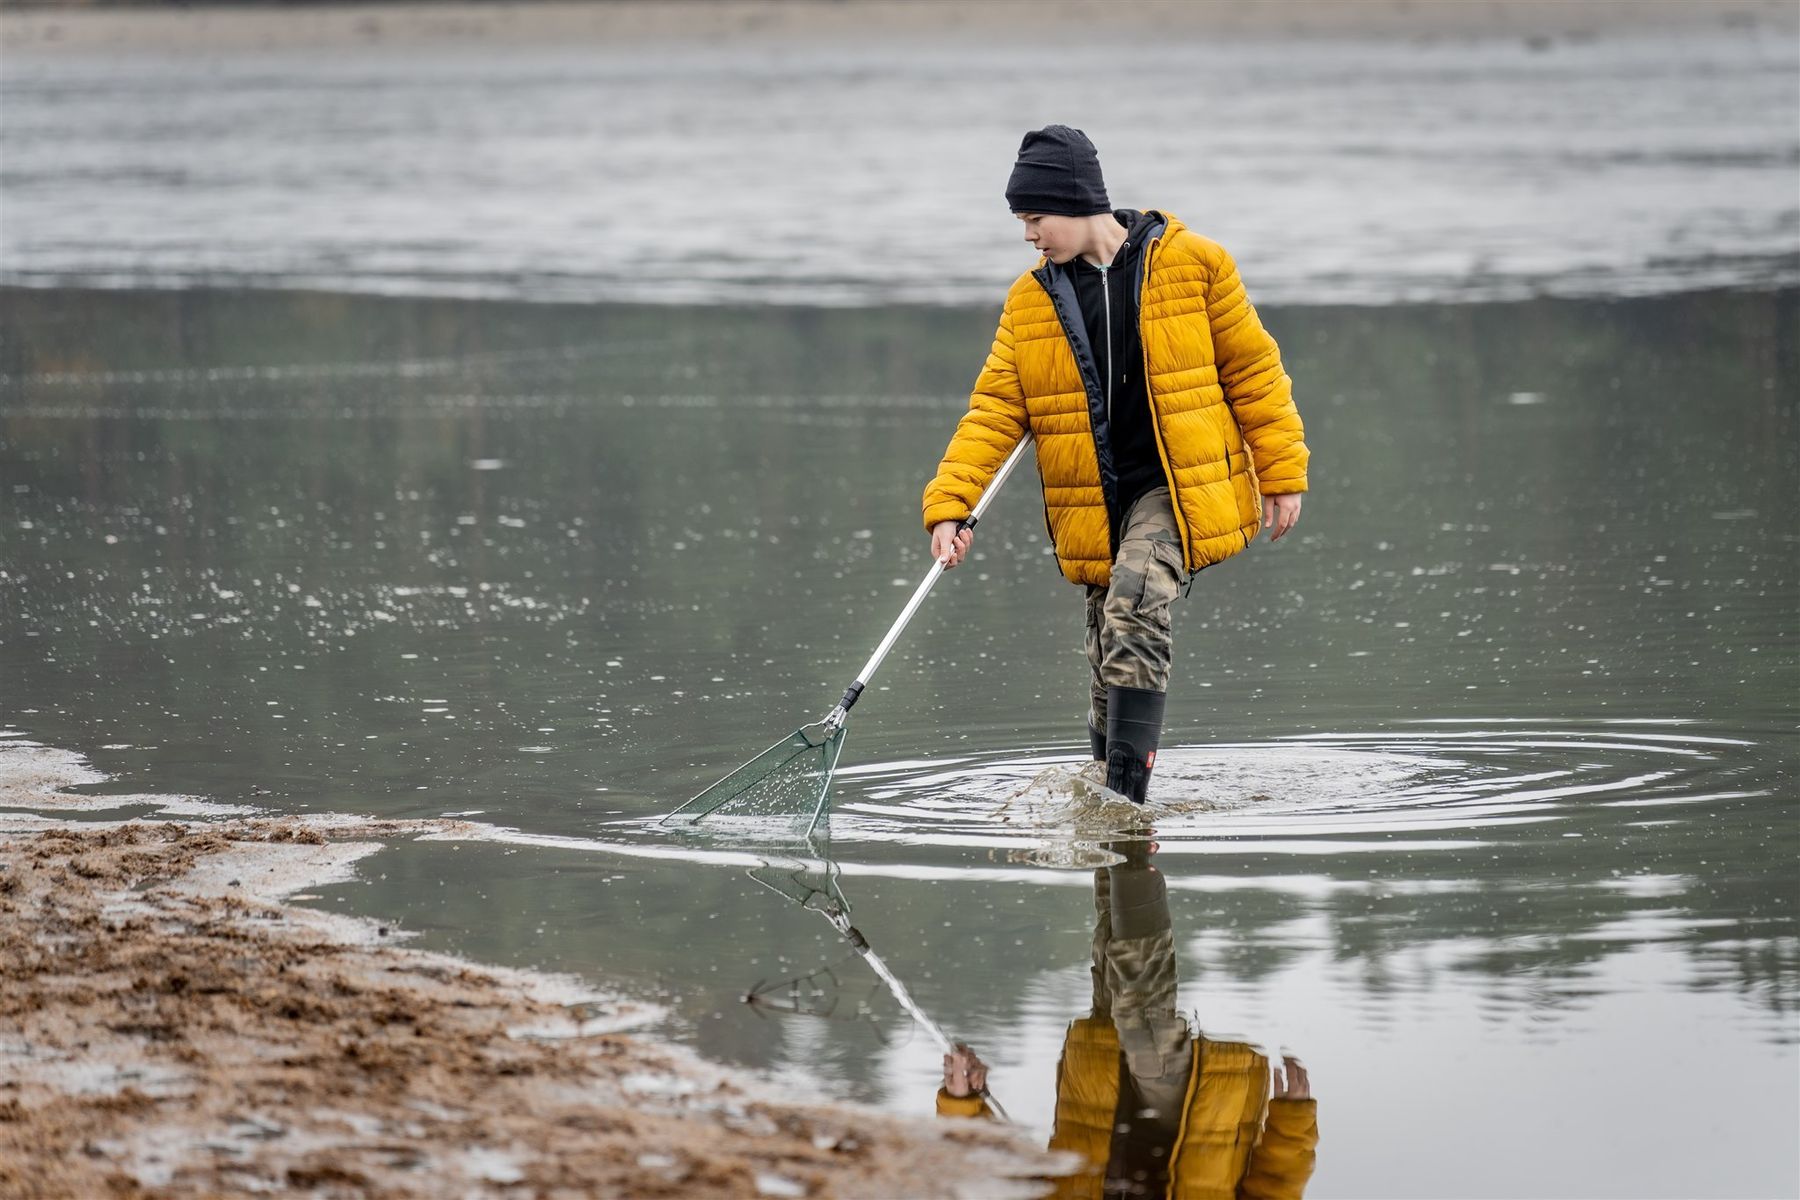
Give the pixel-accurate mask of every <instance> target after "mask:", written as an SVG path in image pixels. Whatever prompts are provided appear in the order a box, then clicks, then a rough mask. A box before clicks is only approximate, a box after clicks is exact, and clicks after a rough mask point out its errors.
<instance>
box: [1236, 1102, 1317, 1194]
mask: <svg viewBox="0 0 1800 1200" xmlns="http://www.w3.org/2000/svg"><path fill="white" fill-rule="evenodd" d="M1318 1144H1319V1106H1318V1101H1316V1100H1271V1101H1269V1118H1268V1122H1267V1123H1266V1124H1265V1125H1264V1126H1263V1134H1262V1139H1261V1140H1260V1141H1258V1142H1257V1143H1256V1148H1255V1149H1254V1150H1252V1151H1251V1152H1250V1164H1249V1169H1248V1170H1247V1171H1245V1172H1244V1179H1243V1182H1242V1183H1240V1184H1238V1197H1239V1200H1300V1197H1301V1195H1303V1194H1304V1193H1305V1191H1306V1181H1307V1180H1309V1179H1311V1178H1312V1173H1313V1164H1314V1162H1315V1160H1316V1157H1317V1156H1316V1154H1315V1147H1317V1146H1318Z"/></svg>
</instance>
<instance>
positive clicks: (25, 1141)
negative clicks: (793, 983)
mask: <svg viewBox="0 0 1800 1200" xmlns="http://www.w3.org/2000/svg"><path fill="white" fill-rule="evenodd" d="M37 750H42V748H39V747H30V746H26V745H22V744H20V743H16V742H15V743H8V744H6V745H5V746H4V747H3V748H0V758H5V759H10V760H11V762H12V763H13V765H14V766H15V767H16V766H19V765H21V764H28V763H29V761H30V760H31V759H34V758H42V757H43V755H40V754H33V753H32V752H33V751H37ZM48 753H49V755H50V756H51V759H52V762H51V764H50V766H49V767H48V768H47V769H42V770H38V771H37V773H36V775H35V776H34V777H33V778H35V779H36V781H37V782H35V783H26V784H23V785H21V772H19V771H16V770H15V771H7V770H3V769H0V808H9V807H15V806H31V807H33V808H40V809H41V808H43V807H46V806H52V807H53V806H54V796H53V795H52V794H51V793H49V792H47V791H46V790H45V788H44V786H43V782H44V780H46V779H48V778H54V777H55V776H56V775H58V774H59V772H60V771H61V768H60V767H59V766H58V764H57V762H56V761H55V759H56V752H54V751H50V752H48ZM64 765H67V764H66V763H65V764H64ZM5 766H6V763H4V762H0V768H3V767H5ZM28 773H29V772H27V774H28ZM71 799H74V800H77V801H85V800H89V799H91V798H90V797H73V798H71ZM136 799H138V800H143V799H145V798H142V797H139V798H136ZM47 801H48V802H49V803H48V805H47ZM455 833H456V829H455V823H454V822H445V821H421V822H381V821H373V820H363V819H337V820H334V821H329V822H326V823H324V825H323V827H321V826H320V825H319V824H317V823H312V822H306V823H302V822H300V821H295V820H269V819H260V818H248V817H234V818H228V819H215V820H211V821H205V822H198V821H194V820H191V819H184V820H174V819H162V820H140V821H135V822H130V823H117V822H107V823H96V822H91V821H90V822H87V823H76V822H73V821H70V820H68V819H67V818H64V817H61V816H60V815H56V814H51V815H37V814H34V813H29V812H17V811H15V812H10V813H4V814H0V1195H3V1196H6V1197H9V1198H20V1200H23V1198H28V1197H29V1198H38V1197H45V1198H48V1197H75V1196H81V1197H86V1196H112V1197H159V1198H160V1197H183V1196H215V1195H221V1194H224V1195H240V1194H258V1195H277V1196H292V1195H306V1196H313V1197H318V1196H328V1197H335V1196H355V1197H358V1198H364V1197H420V1198H424V1197H434V1198H435V1197H446V1196H457V1197H464V1196H487V1195H493V1196H507V1197H520V1196H532V1197H544V1198H550V1197H571V1198H573V1197H591V1196H607V1195H621V1196H634V1197H635V1196H681V1197H690V1196H699V1197H704V1196H720V1197H724V1196H731V1197H742V1196H756V1195H772V1196H893V1197H900V1196H982V1197H989V1196H993V1197H1002V1196H1029V1195H1036V1194H1040V1193H1041V1192H1042V1191H1044V1190H1045V1188H1044V1186H1043V1184H1042V1182H1041V1181H1042V1179H1043V1178H1045V1177H1047V1176H1048V1175H1050V1174H1053V1173H1054V1172H1055V1171H1056V1170H1057V1169H1058V1164H1057V1161H1056V1160H1054V1159H1052V1158H1051V1157H1050V1156H1048V1155H1046V1154H1044V1153H1042V1152H1041V1151H1039V1150H1037V1149H1035V1148H1034V1147H1033V1145H1032V1144H1031V1143H1030V1142H1029V1141H1027V1140H1024V1139H1023V1137H1022V1135H1015V1134H1014V1133H1013V1132H1012V1131H1008V1130H1005V1129H1002V1128H999V1127H996V1126H986V1125H977V1124H974V1123H963V1122H958V1123H956V1124H954V1125H943V1126H940V1125H937V1124H934V1123H930V1122H913V1121H907V1120H902V1119H898V1118H894V1117H891V1116H887V1115H883V1114H880V1113H877V1112H874V1111H872V1110H867V1109H863V1108H859V1107H856V1106H850V1105H834V1104H830V1103H828V1102H824V1101H819V1102H810V1103H809V1102H806V1100H805V1098H800V1099H796V1098H795V1097H793V1096H791V1095H781V1094H778V1093H777V1092H776V1091H775V1090H774V1089H773V1088H772V1087H771V1086H769V1085H767V1084H764V1083H763V1082H762V1081H760V1080H756V1079H754V1078H751V1077H748V1076H745V1075H743V1074H741V1073H737V1072H733V1071H728V1070H726V1069H724V1068H720V1067H716V1066H712V1065H709V1064H706V1063H704V1062H701V1061H699V1060H698V1059H696V1058H694V1057H693V1056H691V1055H689V1054H687V1053H685V1052H684V1051H681V1050H679V1049H678V1048H675V1047H670V1046H665V1045H660V1044H658V1043H656V1042H655V1041H653V1040H652V1039H649V1038H646V1037H643V1036H641V1035H633V1034H630V1033H626V1032H623V1029H624V1028H625V1027H626V1026H629V1025H631V1024H633V1023H636V1022H641V1021H642V1020H644V1019H645V1018H646V1017H647V1016H649V1015H651V1014H648V1013H646V1012H644V1011H642V1010H639V1009H634V1008H633V1007H632V1006H631V1005H628V1004H623V1003H620V1002H617V1001H612V1000H607V999H605V998H601V997H596V996H593V995H591V994H584V989H583V986H582V985H581V983H580V982H579V981H575V980H570V979H561V978H556V977H552V976H546V975H537V974H532V973H527V972H516V971H506V970H500V969H494V968H487V967H481V966H477V965H474V964H471V963H467V962H463V961H460V960H457V959H454V958H450V957H447V956H443V955H437V954H427V953H423V952H420V951H416V950H410V949H406V948H404V947H401V946H397V945H395V944H393V943H394V942H395V941H396V940H397V939H396V938H393V937H390V936H389V931H388V930H387V929H386V928H385V927H382V926H380V925H377V924H374V923H371V922H367V921H361V920H355V919H351V918H346V917H341V916H336V915H333V914H329V913H323V912H319V911H316V910H312V909H307V908H303V907H299V906H297V905H294V904H291V903H284V902H283V900H284V898H285V897H290V896H292V895H294V894H295V893H297V892H299V891H300V890H301V889H304V888H306V887H310V886H316V885H317V884H319V883H320V882H323V881H327V880H331V879H338V878H343V877H345V875H346V874H347V873H348V872H349V871H350V870H352V865H353V864H354V863H355V862H356V860H358V859H359V858H361V857H363V856H365V855H367V854H369V853H372V852H373V851H375V850H377V849H379V848H380V846H381V844H382V843H383V842H384V841H388V840H392V839H395V838H400V837H412V836H419V835H422V834H433V835H437V836H446V835H448V836H454V835H455Z"/></svg>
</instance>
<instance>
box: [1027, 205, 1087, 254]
mask: <svg viewBox="0 0 1800 1200" xmlns="http://www.w3.org/2000/svg"><path fill="white" fill-rule="evenodd" d="M1018 218H1019V220H1020V221H1022V222H1023V223H1024V225H1025V240H1026V241H1028V242H1030V243H1031V244H1032V245H1033V246H1035V247H1036V248H1037V250H1038V251H1039V252H1040V253H1041V254H1043V256H1044V257H1045V258H1048V259H1049V260H1050V261H1051V262H1053V263H1059V264H1060V263H1066V262H1068V261H1069V260H1070V259H1071V258H1074V257H1075V256H1076V255H1077V254H1079V253H1081V243H1082V239H1083V237H1084V236H1085V234H1086V232H1087V229H1086V225H1087V222H1085V221H1084V220H1082V218H1080V217H1059V216H1054V215H1051V214H1048V213H1019V214H1018Z"/></svg>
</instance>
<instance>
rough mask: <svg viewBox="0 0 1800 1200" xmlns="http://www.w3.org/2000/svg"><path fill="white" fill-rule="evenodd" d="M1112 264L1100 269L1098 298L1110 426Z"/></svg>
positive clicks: (1109, 423)
mask: <svg viewBox="0 0 1800 1200" xmlns="http://www.w3.org/2000/svg"><path fill="white" fill-rule="evenodd" d="M1110 270H1112V264H1111V263H1107V264H1106V265H1105V266H1103V267H1101V268H1100V298H1101V304H1102V306H1103V307H1104V308H1105V311H1106V322H1105V329H1106V423H1107V425H1109V426H1110V425H1111V424H1112V389H1113V356H1112V284H1111V282H1110V278H1111V277H1110V276H1109V275H1108V274H1107V272H1108V271H1110Z"/></svg>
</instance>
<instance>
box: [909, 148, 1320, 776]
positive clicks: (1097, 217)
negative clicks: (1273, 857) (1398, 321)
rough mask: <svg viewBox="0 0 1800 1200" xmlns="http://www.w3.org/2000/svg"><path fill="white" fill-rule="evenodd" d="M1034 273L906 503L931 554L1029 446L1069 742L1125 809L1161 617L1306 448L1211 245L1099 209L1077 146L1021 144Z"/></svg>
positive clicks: (1248, 522) (1289, 491)
mask: <svg viewBox="0 0 1800 1200" xmlns="http://www.w3.org/2000/svg"><path fill="white" fill-rule="evenodd" d="M1006 199H1007V204H1008V205H1009V206H1010V207H1011V209H1012V211H1013V213H1014V214H1015V215H1017V216H1018V217H1019V219H1020V220H1021V221H1023V222H1024V224H1025V240H1026V241H1027V242H1029V243H1030V244H1031V245H1032V246H1033V247H1035V248H1036V249H1037V250H1038V251H1039V252H1040V253H1041V254H1042V256H1043V257H1042V258H1041V259H1040V260H1039V261H1038V264H1037V266H1036V267H1035V268H1033V269H1032V270H1030V271H1027V272H1026V273H1025V274H1023V275H1021V276H1020V277H1019V278H1018V280H1017V281H1015V282H1014V283H1013V285H1012V288H1011V290H1010V291H1009V292H1008V293H1007V296H1006V306H1005V309H1004V310H1003V311H1002V313H1001V315H1000V327H999V330H998V332H997V333H996V334H995V337H994V344H993V348H992V349H991V350H990V351H989V352H988V358H987V363H986V365H985V366H984V367H983V368H982V371H981V374H980V376H979V377H978V378H977V379H976V381H975V388H974V392H973V393H972V395H971V396H970V398H969V411H968V412H967V413H965V414H964V415H963V417H962V420H961V421H960V422H958V424H957V427H956V432H955V434H954V435H953V436H952V437H951V439H950V444H949V447H948V448H947V449H946V450H945V451H944V458H943V461H942V462H941V463H939V465H938V472H937V475H936V477H935V478H933V479H932V481H931V483H930V484H928V485H927V486H926V488H925V499H924V509H925V514H924V515H925V527H926V529H927V530H929V531H930V533H931V549H932V553H933V554H934V555H935V556H936V557H938V558H941V559H944V560H945V561H946V564H947V565H948V566H951V567H954V566H955V565H956V564H957V563H959V562H961V561H962V558H963V555H964V554H966V553H967V552H968V548H969V545H970V543H971V541H972V540H973V538H974V534H973V533H972V531H969V530H963V531H962V532H961V533H958V531H957V528H956V526H957V522H959V521H961V520H962V519H963V518H965V517H967V516H968V515H969V513H970V511H972V509H973V508H974V505H975V502H976V500H977V499H979V498H980V496H981V493H982V492H983V491H984V490H985V489H986V487H987V485H988V483H989V482H990V481H991V480H992V479H993V476H994V472H995V470H996V469H997V468H998V467H999V465H1000V463H1001V462H1002V461H1003V460H1004V459H1005V458H1006V455H1007V453H1008V452H1009V451H1011V450H1012V448H1013V447H1014V446H1015V445H1016V444H1017V443H1018V441H1019V439H1020V438H1021V437H1023V436H1024V434H1025V432H1026V430H1027V429H1029V430H1030V431H1031V433H1032V434H1033V436H1034V437H1035V438H1036V439H1037V462H1038V471H1039V474H1040V475H1041V477H1042V480H1043V487H1044V511H1045V514H1046V516H1047V517H1048V520H1049V526H1050V536H1051V540H1052V542H1053V543H1054V545H1055V550H1056V560H1057V565H1058V566H1059V567H1060V568H1061V570H1062V573H1063V575H1064V577H1065V578H1067V579H1068V580H1069V581H1070V582H1071V583H1076V584H1080V585H1082V586H1084V587H1085V588H1086V589H1087V656H1088V665H1089V668H1090V673H1091V680H1090V689H1089V690H1090V704H1089V710H1088V737H1089V741H1090V744H1091V745H1092V747H1093V752H1094V757H1095V758H1096V759H1099V760H1101V761H1103V762H1105V763H1106V786H1107V787H1109V788H1111V789H1112V790H1114V791H1116V792H1119V793H1121V794H1122V795H1125V796H1128V797H1130V798H1131V799H1133V800H1135V801H1137V802H1138V803H1140V804H1141V803H1143V802H1144V800H1145V798H1146V796H1147V795H1148V789H1149V783H1150V772H1151V770H1152V768H1153V767H1154V765H1155V762H1156V747H1157V743H1158V741H1159V740H1160V738H1161V735H1162V723H1163V707H1164V698H1165V694H1166V693H1167V691H1168V686H1169V663H1170V642H1169V605H1170V603H1171V602H1172V601H1173V600H1174V599H1175V596H1176V593H1177V591H1178V590H1179V588H1180V587H1181V585H1182V583H1183V582H1184V581H1185V580H1187V579H1188V578H1190V577H1191V576H1192V574H1193V572H1195V571H1199V570H1201V569H1203V568H1205V567H1208V566H1211V565H1212V564H1213V563H1216V562H1220V561H1223V560H1224V559H1226V558H1229V557H1230V556H1231V555H1233V554H1236V553H1237V552H1238V551H1240V550H1242V549H1244V548H1245V547H1246V546H1248V545H1249V544H1250V540H1251V538H1253V537H1255V536H1256V531H1257V529H1258V527H1259V526H1260V527H1261V528H1264V529H1268V530H1270V535H1269V540H1270V541H1274V540H1276V539H1278V538H1280V537H1281V536H1282V535H1283V534H1285V533H1287V531H1288V530H1289V529H1292V528H1293V526H1294V523H1295V522H1296V521H1297V520H1298V519H1299V517H1300V494H1301V493H1302V492H1304V491H1305V490H1306V464H1307V450H1306V444H1305V442H1304V440H1303V432H1304V431H1303V429H1302V427H1301V423H1300V415H1299V413H1298V412H1296V411H1295V409H1294V402H1293V395H1292V387H1291V383H1290V381H1289V379H1288V376H1287V372H1286V371H1284V370H1283V369H1282V366H1281V353H1280V350H1279V348H1278V347H1277V346H1276V345H1275V340H1274V339H1273V338H1271V337H1270V336H1269V334H1268V333H1267V332H1266V331H1265V330H1264V329H1263V327H1262V323H1261V322H1260V321H1259V320H1258V319H1257V316H1256V310H1255V309H1254V308H1252V307H1251V305H1250V301H1249V299H1248V298H1247V297H1246V296H1245V294H1244V288H1243V285H1242V283H1240V282H1239V280H1238V274H1237V265H1236V264H1235V263H1234V262H1233V261H1232V259H1231V256H1230V255H1229V254H1227V253H1226V252H1225V250H1224V248H1223V247H1221V246H1219V245H1218V244H1217V243H1215V242H1212V241H1209V240H1207V239H1206V238H1203V237H1201V236H1200V235H1199V234H1197V233H1195V232H1193V231H1192V230H1190V229H1188V228H1187V227H1186V226H1184V225H1183V224H1182V223H1181V222H1180V221H1179V220H1177V219H1176V218H1174V217H1172V216H1170V215H1168V214H1167V213H1161V212H1155V211H1145V212H1138V211H1136V210H1133V209H1121V210H1118V211H1116V212H1115V211H1113V209H1112V205H1111V202H1110V201H1109V200H1108V199H1107V195H1106V184H1105V181H1104V179H1103V178H1102V176H1101V173H1100V160H1099V156H1098V154H1097V153H1096V151H1095V149H1094V144H1093V143H1092V142H1090V141H1089V140H1088V138H1087V135H1086V134H1084V133H1082V132H1081V131H1080V130H1079V129H1071V128H1069V127H1068V126H1066V125H1049V126H1046V127H1045V128H1043V129H1039V130H1035V131H1033V132H1031V133H1028V134H1026V135H1025V139H1024V141H1023V142H1022V143H1021V144H1020V146H1019V157H1018V161H1017V163H1016V164H1015V165H1014V167H1013V172H1012V178H1011V179H1010V181H1009V182H1008V184H1007V188H1006Z"/></svg>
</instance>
